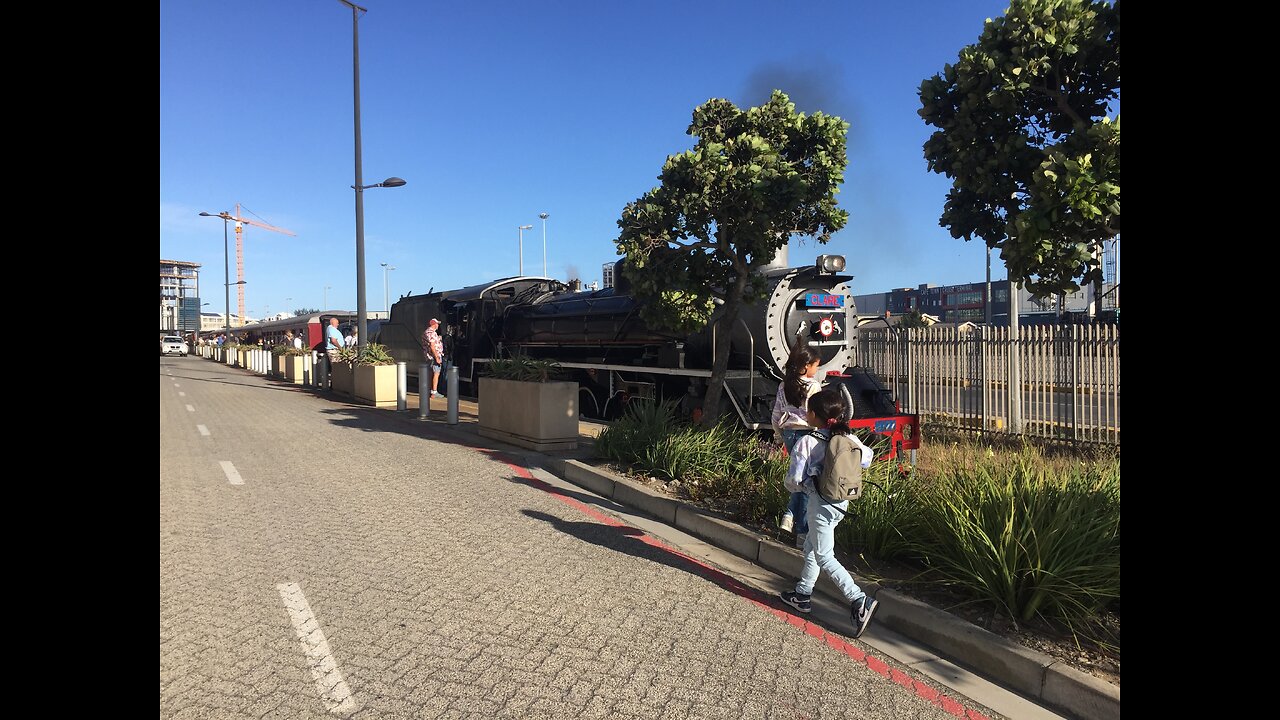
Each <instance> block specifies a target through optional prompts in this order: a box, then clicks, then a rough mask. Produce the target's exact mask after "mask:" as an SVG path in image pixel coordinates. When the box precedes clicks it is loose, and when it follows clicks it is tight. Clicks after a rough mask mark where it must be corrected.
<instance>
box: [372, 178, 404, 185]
mask: <svg viewBox="0 0 1280 720" xmlns="http://www.w3.org/2000/svg"><path fill="white" fill-rule="evenodd" d="M404 184H405V181H404V179H403V178H398V177H389V178H387V179H386V180H383V181H382V182H380V183H378V186H379V187H400V186H402V185H404Z"/></svg>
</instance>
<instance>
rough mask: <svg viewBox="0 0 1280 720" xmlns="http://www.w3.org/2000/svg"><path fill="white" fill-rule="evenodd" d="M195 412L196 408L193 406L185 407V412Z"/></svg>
mask: <svg viewBox="0 0 1280 720" xmlns="http://www.w3.org/2000/svg"><path fill="white" fill-rule="evenodd" d="M195 411H196V408H195V406H194V405H188V406H187V412H195Z"/></svg>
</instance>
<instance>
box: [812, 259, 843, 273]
mask: <svg viewBox="0 0 1280 720" xmlns="http://www.w3.org/2000/svg"><path fill="white" fill-rule="evenodd" d="M817 267H818V272H821V273H838V272H842V271H843V270H844V256H843V255H819V256H818V263H817Z"/></svg>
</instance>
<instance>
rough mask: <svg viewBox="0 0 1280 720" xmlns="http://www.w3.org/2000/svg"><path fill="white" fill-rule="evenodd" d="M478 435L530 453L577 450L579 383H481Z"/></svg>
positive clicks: (488, 379)
mask: <svg viewBox="0 0 1280 720" xmlns="http://www.w3.org/2000/svg"><path fill="white" fill-rule="evenodd" d="M479 414H480V422H479V424H480V434H481V435H482V436H484V437H487V438H493V439H494V440H501V441H503V442H506V443H511V444H512V445H518V446H520V447H523V448H529V449H530V450H573V449H575V448H577V447H578V383H576V382H549V383H536V382H521V381H518V380H499V379H497V378H491V377H487V378H484V379H482V380H481V381H480V408H479Z"/></svg>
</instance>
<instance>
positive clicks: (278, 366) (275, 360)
mask: <svg viewBox="0 0 1280 720" xmlns="http://www.w3.org/2000/svg"><path fill="white" fill-rule="evenodd" d="M285 360H286V358H285V356H284V355H272V356H271V374H272V375H275V376H276V377H278V378H282V377H284V363H285Z"/></svg>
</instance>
